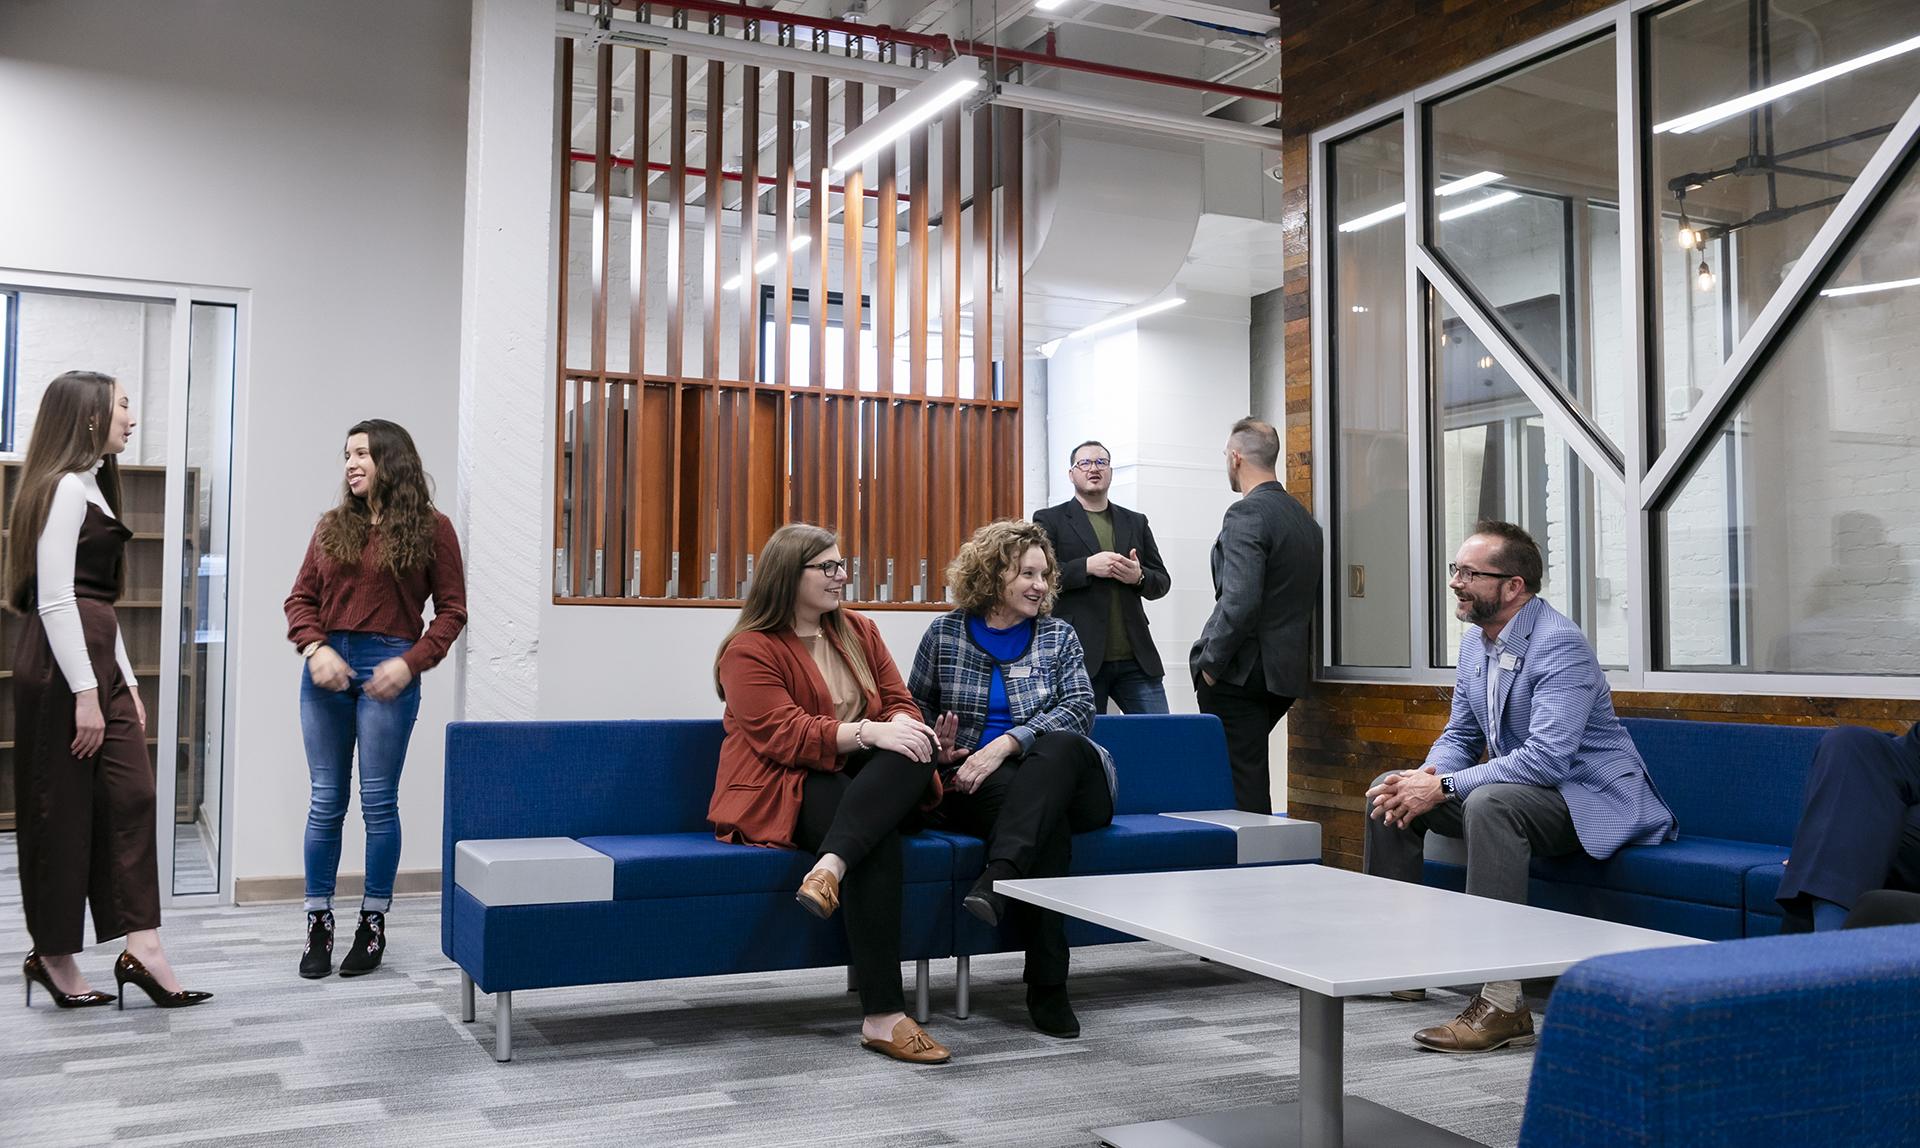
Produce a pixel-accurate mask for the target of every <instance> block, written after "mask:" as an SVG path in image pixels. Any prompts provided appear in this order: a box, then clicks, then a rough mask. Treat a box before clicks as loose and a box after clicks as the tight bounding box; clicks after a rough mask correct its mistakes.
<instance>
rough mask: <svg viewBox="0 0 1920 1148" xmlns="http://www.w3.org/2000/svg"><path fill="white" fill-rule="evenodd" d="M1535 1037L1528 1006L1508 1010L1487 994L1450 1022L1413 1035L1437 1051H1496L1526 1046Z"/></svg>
mask: <svg viewBox="0 0 1920 1148" xmlns="http://www.w3.org/2000/svg"><path fill="white" fill-rule="evenodd" d="M1535 1039H1536V1038H1535V1036H1534V1035H1533V1013H1531V1012H1529V1011H1528V1010H1527V1006H1526V1005H1524V1004H1522V1005H1521V1006H1520V1008H1519V1009H1518V1010H1517V1011H1514V1012H1507V1011H1505V1010H1504V1009H1499V1008H1495V1007H1494V1006H1493V1004H1492V1002H1490V1001H1488V1000H1487V998H1485V997H1483V996H1476V997H1474V998H1473V1000H1471V1001H1469V1002H1468V1003H1467V1008H1466V1011H1465V1012H1462V1013H1461V1014H1460V1015H1459V1016H1457V1017H1455V1018H1453V1019H1452V1020H1450V1021H1448V1022H1447V1023H1445V1024H1443V1025H1436V1026H1434V1027H1433V1028H1423V1029H1421V1030H1420V1031H1419V1032H1416V1033H1414V1034H1413V1042H1414V1043H1415V1044H1417V1045H1419V1046H1420V1047H1421V1048H1430V1049H1433V1050H1434V1051H1435V1052H1492V1051H1493V1050H1494V1049H1496V1048H1505V1047H1507V1046H1508V1045H1512V1046H1513V1047H1515V1048H1524V1047H1526V1046H1527V1045H1530V1044H1532V1043H1533V1042H1534V1040H1535Z"/></svg>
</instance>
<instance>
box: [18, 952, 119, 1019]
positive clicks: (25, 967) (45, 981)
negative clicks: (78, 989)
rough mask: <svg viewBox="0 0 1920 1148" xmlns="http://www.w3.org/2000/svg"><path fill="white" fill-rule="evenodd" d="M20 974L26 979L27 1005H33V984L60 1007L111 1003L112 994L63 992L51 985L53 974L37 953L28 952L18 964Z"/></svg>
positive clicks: (88, 1006) (85, 1006)
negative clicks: (45, 992) (44, 991)
mask: <svg viewBox="0 0 1920 1148" xmlns="http://www.w3.org/2000/svg"><path fill="white" fill-rule="evenodd" d="M20 975H21V976H22V977H25V978H26V981H27V1007H28V1008H32V1007H33V986H34V985H35V984H38V985H39V986H40V987H41V988H43V989H45V990H47V995H48V996H50V997H52V998H53V1003H54V1004H57V1005H59V1006H60V1007H61V1008H92V1007H93V1006H94V1005H103V1004H112V1003H113V994H112V993H102V992H93V991H88V992H84V993H63V992H61V991H60V990H59V989H57V988H55V987H54V986H53V974H52V973H49V972H48V971H47V965H46V962H45V961H42V960H41V959H40V954H39V953H28V954H27V960H26V963H25V964H22V965H21V966H20Z"/></svg>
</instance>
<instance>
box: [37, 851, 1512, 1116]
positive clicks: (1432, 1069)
mask: <svg viewBox="0 0 1920 1148" xmlns="http://www.w3.org/2000/svg"><path fill="white" fill-rule="evenodd" d="M15 864H16V862H15V850H14V845H13V842H12V840H11V837H10V835H0V962H4V964H3V965H0V970H3V971H0V979H5V980H6V981H7V982H9V984H10V990H9V991H10V992H12V993H13V994H14V995H13V996H11V997H10V998H9V999H8V1000H7V1002H6V1008H7V1010H8V1011H7V1012H4V1013H0V1016H4V1017H7V1018H8V1019H7V1020H6V1021H5V1022H4V1023H0V1034H4V1036H0V1145H6V1146H8V1148H26V1146H35V1148H38V1146H43V1145H44V1146H55V1145H96V1144H140V1145H161V1144H220V1145H271V1146H273V1148H293V1146H296V1145H321V1144H326V1145H341V1144H353V1143H387V1144H393V1145H397V1146H400V1148H425V1146H428V1145H471V1144H511V1145H572V1144H582V1145H592V1144H621V1145H652V1144H663V1145H665V1144H698V1145H701V1146H702V1148H731V1146H736V1145H738V1146H747V1145H755V1146H760V1145H789V1144H791V1145H845V1146H849V1148H854V1146H866V1145H872V1146H874V1148H880V1146H883V1145H884V1146H889V1148H891V1146H897V1145H981V1146H987V1145H991V1146H996V1148H998V1146H1014V1145H1022V1146H1024V1145H1033V1146H1036V1148H1038V1146H1051V1145H1092V1144H1094V1143H1095V1142H1096V1141H1095V1138H1094V1136H1093V1135H1092V1133H1091V1131H1090V1130H1091V1129H1093V1128H1096V1127H1100V1126H1103V1125H1111V1124H1124V1123H1129V1122H1133V1121H1140V1120H1157V1119H1162V1118H1166V1117H1172V1116H1183V1115H1190V1114H1193V1113H1199V1112H1207V1111H1211V1110H1216V1109H1224V1108H1234V1107H1241V1106H1245V1105H1251V1104H1260V1103H1267V1102H1276V1101H1288V1100H1293V1099H1295V1098H1296V1095H1297V1089H1296V1083H1295V1079H1294V1074H1295V1071H1296V1068H1297V1064H1298V1053H1297V1047H1296V1040H1297V1036H1298V1007H1297V1002H1296V1000H1295V997H1294V993H1293V991H1292V990H1291V989H1287V988H1285V987H1283V986H1279V985H1276V984H1274V983H1273V982H1270V981H1266V980H1263V979H1262V978H1259V977H1255V976H1253V975H1251V974H1246V973H1241V972H1238V971H1236V970H1233V969H1228V968H1224V967H1222V966H1220V965H1217V964H1207V963H1204V962H1201V961H1199V960H1197V959H1195V958H1193V957H1191V956H1187V955H1186V954H1183V953H1178V952H1175V951H1173V950H1170V949H1166V948H1162V947H1160V946H1156V945H1149V944H1130V945H1107V946H1100V947H1094V948H1086V949H1080V950H1077V951H1076V952H1075V953H1074V974H1073V982H1072V987H1073V993H1074V1002H1075V1005H1076V1007H1077V1009H1078V1011H1079V1014H1080V1018H1081V1022H1082V1024H1083V1025H1084V1027H1085V1035H1084V1036H1082V1037H1081V1038H1080V1039H1079V1040H1073V1041H1057V1040H1052V1039H1049V1038H1047V1037H1044V1036H1041V1035H1039V1034H1038V1033H1036V1032H1034V1031H1033V1030H1032V1028H1031V1027H1029V1026H1028V1024H1027V1023H1026V1015H1025V1007H1024V996H1023V990H1022V987H1021V985H1020V983H1019V976H1020V958H1019V957H1018V956H1017V955H1005V956H994V957H980V958H976V959H975V960H974V962H973V1010H972V1011H973V1015H972V1017H971V1019H968V1020H965V1021H962V1020H958V1019H955V1017H954V1016H953V963H952V962H951V961H937V962H935V963H934V967H933V1004H934V1011H933V1018H932V1020H931V1022H930V1023H929V1024H928V1026H927V1027H928V1029H929V1031H931V1032H932V1033H933V1035H934V1036H935V1037H937V1038H938V1039H940V1040H941V1041H943V1042H945V1043H946V1044H948V1045H949V1046H950V1047H951V1048H952V1049H953V1050H954V1053H955V1059H954V1061H953V1062H952V1063H951V1064H948V1065H943V1066H936V1067H912V1066H907V1065H902V1064H898V1063H896V1062H894V1061H891V1060H887V1059H885V1058H883V1057H880V1056H876V1055H873V1054H871V1053H866V1052H862V1051H861V1050H860V1049H859V1048H858V1046H857V1037H858V1031H857V1030H858V1024H859V1021H858V1016H857V1013H858V1008H857V1005H856V1003H855V998H853V997H852V996H849V995H848V994H847V993H846V992H845V984H846V982H845V974H844V972H843V971H842V970H838V969H820V970H811V971H803V972H788V973H772V974H755V975H746V976H730V977H707V978H700V979H692V980H677V981H658V982H652V983H646V984H625V985H610V986H600V987H594V988H579V989H546V990H541V991H537V992H523V993H519V994H517V995H516V996H515V999H514V1006H515V1008H514V1012H515V1018H516V1025H515V1039H514V1060H513V1061H512V1062H511V1063H509V1064H496V1063H495V1062H494V1060H493V1059H492V1049H493V1034H492V1026H491V1023H490V1021H491V1018H492V1007H491V1001H490V1000H489V999H488V998H486V997H484V996H482V997H481V998H480V1003H479V1018H478V1023H476V1024H471V1025H468V1024H462V1023H461V1022H460V1014H459V980H460V977H459V970H458V969H457V968H455V967H454V965H453V964H452V963H451V962H450V961H448V960H447V959H446V958H445V957H444V956H442V955H441V953H440V926H439V901H438V899H437V898H432V897H408V898H402V899H401V900H400V901H398V902H397V903H396V905H395V907H394V912H393V914H392V916H391V917H390V919H389V920H390V927H389V936H390V939H391V955H390V956H389V958H388V960H387V963H386V965H385V967H383V968H382V969H380V970H379V971H378V972H376V973H374V974H373V975H370V976H366V977H360V978H357V979H352V980H347V979H342V978H339V977H332V978H328V979H326V980H320V981H303V980H301V979H299V978H298V977H297V976H295V975H294V966H295V964H296V962H297V960H298V958H299V949H300V932H301V914H300V910H299V907H298V906H297V905H249V906H244V907H237V908H204V909H182V910H175V911H173V912H171V913H169V914H168V916H167V923H166V927H165V929H164V930H163V934H162V935H163V937H164V938H165V939H166V941H167V944H168V950H169V952H170V953H171V954H172V956H173V961H174V965H175V967H176V968H177V969H178V970H179V972H180V974H181V977H182V979H183V980H184V981H185V982H186V984H187V985H188V986H189V987H194V988H205V989H211V990H214V991H215V992H216V993H217V994H218V995H217V997H216V998H215V999H214V1000H213V1001H211V1002H210V1003H208V1004H205V1005H202V1006H200V1007H198V1008H192V1009H185V1010H175V1011H161V1010H158V1009H155V1008H152V1007H151V1006H150V1005H148V1004H147V1003H146V1002H145V1000H144V999H139V1000H135V999H130V1000H129V1002H128V1007H127V1010H126V1011H125V1012H118V1011H116V1010H114V1009H113V1008H112V1007H111V1006H109V1007H107V1008H103V1009H86V1010H72V1011H60V1010H57V1009H55V1008H53V1007H52V1006H51V1004H50V1003H49V1002H48V1001H47V1000H46V999H45V997H44V996H42V995H39V994H36V998H35V1003H34V1007H33V1009H32V1010H31V1011H26V1010H23V1009H22V1008H21V996H20V995H19V993H20V981H19V980H18V979H17V978H18V976H19V974H18V973H17V972H16V971H15V970H17V969H19V967H20V961H21V960H22V959H23V958H24V956H25V954H26V951H27V949H28V947H29V943H28V939H27V936H26V930H25V927H24V924H23V922H22V919H21V915H20V900H19V884H18V880H17V876H16V872H15ZM342 924H343V926H344V925H345V924H346V921H345V919H343V921H342ZM554 943H555V944H556V945H564V944H565V943H566V941H565V938H555V941H554ZM344 944H345V936H344V935H343V937H342V948H344ZM118 951H119V946H118V945H109V946H100V947H96V948H94V949H91V950H89V951H88V952H87V953H86V954H85V955H84V956H83V957H82V965H83V967H84V968H85V970H86V971H87V972H88V974H89V975H90V976H91V977H92V978H93V979H94V983H95V984H96V986H100V987H106V988H111V987H112V982H111V963H112V959H113V957H114V956H115V955H116V954H117V953H118ZM911 975H912V966H911V965H909V966H907V976H908V989H909V992H911V988H912V982H911ZM1464 999H1465V998H1464V997H1462V996H1460V995H1457V994H1455V993H1450V992H1438V993H1434V994H1432V996H1431V998H1430V999H1429V1000H1428V1001H1427V1002H1425V1003H1422V1004H1404V1003H1400V1002H1395V1001H1392V1000H1389V999H1386V998H1378V999H1360V1000H1354V1001H1350V1002H1349V1003H1348V1007H1347V1014H1346V1016H1347V1023H1346V1042H1347V1048H1346V1066H1347V1084H1348V1090H1349V1092H1351V1093H1353V1094H1355V1095H1359V1096H1364V1097H1366V1098H1368V1099H1370V1100H1374V1101H1377V1102H1379V1103H1381V1104H1385V1105H1387V1106H1389V1107H1392V1108H1395V1109H1397V1110H1399V1111H1402V1112H1406V1113H1408V1114H1410V1115H1414V1116H1418V1117H1420V1118H1422V1119H1425V1120H1429V1121H1432V1122H1433V1123H1435V1124H1438V1125H1440V1126H1442V1127H1445V1128H1448V1129H1450V1130H1452V1131H1455V1132H1458V1133H1461V1134H1463V1135H1466V1136H1468V1137H1471V1138H1472V1139H1474V1140H1477V1141H1480V1142H1482V1143H1484V1144H1487V1145H1491V1146H1494V1148H1505V1146H1508V1145H1513V1144H1515V1143H1516V1141H1517V1139H1518V1134H1519V1128H1520V1117H1521V1110H1522V1108H1523V1106H1524V1104H1525V1101H1526V1085H1527V1074H1528V1071H1529V1069H1530V1068H1531V1066H1532V1054H1531V1052H1530V1051H1525V1050H1521V1051H1514V1050H1507V1051H1502V1052H1497V1053H1492V1054H1489V1055H1485V1056H1479V1057H1448V1056H1444V1055H1441V1054H1437V1053H1427V1052H1422V1051H1420V1050H1419V1049H1418V1048H1416V1047H1415V1046H1414V1045H1413V1044H1412V1043H1411V1042H1410V1041H1409V1040H1408V1036H1409V1034H1410V1033H1411V1032H1412V1031H1413V1030H1414V1029H1415V1028H1418V1027H1420V1026H1423V1025H1428V1024H1437V1023H1440V1022H1443V1021H1445V1020H1446V1019H1448V1018H1449V1017H1451V1016H1452V1015H1453V1014H1454V1013H1455V1012H1457V1011H1458V1010H1459V1008H1460V1007H1461V1005H1462V1004H1463V1002H1464Z"/></svg>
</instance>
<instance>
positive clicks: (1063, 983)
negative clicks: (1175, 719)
mask: <svg viewBox="0 0 1920 1148" xmlns="http://www.w3.org/2000/svg"><path fill="white" fill-rule="evenodd" d="M947 584H948V586H950V587H951V588H952V595H953V598H954V601H955V602H956V603H957V604H958V607H959V608H958V609H956V610H954V611H953V612H951V613H948V614H943V615H941V616H940V617H939V618H937V619H935V620H934V623H933V625H932V626H931V627H930V628H929V629H928V630H927V633H926V636H925V637H923V638H921V640H920V650H919V653H918V654H917V656H915V658H914V660H913V674H912V676H911V678H910V679H909V681H908V688H909V689H910V690H912V691H913V697H914V700H915V701H916V702H918V703H919V705H920V712H921V714H922V715H923V716H924V717H925V718H926V720H927V721H928V722H929V723H931V724H932V725H933V728H934V733H935V734H936V735H937V737H938V740H939V744H940V746H941V747H942V748H941V751H940V755H939V760H940V764H941V767H942V770H943V773H944V775H945V776H946V777H947V779H948V780H947V785H946V790H947V793H946V798H945V800H944V801H943V802H942V804H941V807H940V813H941V816H942V818H943V824H944V825H945V827H946V828H948V829H952V830H954V831H956V832H959V833H965V834H968V835H969V836H973V837H979V838H982V839H984V840H985V841H986V845H987V865H986V870H985V872H983V873H982V874H981V875H980V878H979V880H977V881H975V882H974V884H973V889H972V891H971V892H969V893H968V894H967V897H966V900H965V902H964V904H965V906H966V909H967V911H968V912H970V913H972V914H973V915H974V916H976V917H978V918H980V919H981V920H982V921H985V922H986V923H987V924H989V925H998V924H999V923H1000V921H1001V920H1002V919H1003V918H1010V919H1011V920H1012V921H1013V923H1014V925H1015V927H1016V928H1018V929H1019V930H1020V931H1021V932H1022V933H1023V934H1024V936H1025V938H1026V942H1027V967H1026V974H1025V980H1026V982H1027V1012H1028V1014H1029V1015H1030V1016H1031V1017H1032V1018H1033V1024H1034V1027H1035V1028H1037V1029H1039V1030H1040V1031H1041V1032H1043V1033H1046V1034H1047V1035H1049V1036H1058V1037H1074V1036H1079V1035H1080V1021H1079V1019H1078V1018H1076V1017H1075V1016H1074V1013H1073V1005H1072V1003H1071V1002H1070V1001H1069V1000H1068V999H1067V958H1068V953H1067V926H1066V920H1065V919H1064V918H1063V917H1061V916H1060V914H1059V913H1055V912H1052V911H1050V910H1042V909H1038V908H1036V907H1034V906H1031V905H1027V904H1024V903H1020V902H1009V901H1008V900H1007V899H1006V897H1005V896H1003V895H1002V894H1000V893H997V892H995V891H994V888H993V883H994V882H995V881H999V880H1010V879H1013V878H1019V877H1061V876H1065V875H1066V872H1067V866H1068V863H1069V862H1070V861H1071V859H1072V847H1073V835H1074V834H1075V833H1083V832H1086V831H1088V830H1091V829H1098V828H1100V827H1101V826H1103V825H1106V824H1107V823H1108V822H1110V821H1112V820H1113V797H1114V773H1113V762H1112V760H1111V759H1110V758H1108V757H1107V754H1106V751H1105V750H1103V749H1101V748H1100V747H1099V746H1098V745H1095V744H1094V743H1093V741H1091V740H1090V739H1089V738H1088V737H1087V734H1088V733H1090V732H1091V731H1092V730H1093V685H1092V682H1091V681H1090V680H1089V679H1088V677H1087V665H1086V655H1085V654H1084V653H1083V652H1082V650H1081V648H1080V639H1079V637H1078V636H1077V635H1075V633H1074V630H1073V626H1072V625H1071V624H1070V623H1068V622H1064V621H1062V620H1060V619H1059V618H1055V617H1052V616H1051V613H1050V611H1051V610H1052V608H1053V600H1054V596H1055V594H1057V593H1058V592H1059V588H1060V567H1059V564H1058V563H1057V562H1056V561H1055V560H1054V556H1053V546H1052V544H1051V543H1049V542H1048V541H1047V535H1046V531H1044V530H1042V529H1041V528H1040V527H1039V526H1036V525H1034V524H1033V523H1031V522H1022V521H1010V520H1003V521H1000V522H993V523H989V524H988V525H986V526H983V527H981V528H980V529H979V530H977V531H975V532H974V535H973V537H972V538H971V539H969V540H968V541H967V543H966V544H965V545H964V546H962V547H961V548H960V553H959V555H958V556H956V557H955V558H954V560H953V563H952V565H950V566H948V567H947Z"/></svg>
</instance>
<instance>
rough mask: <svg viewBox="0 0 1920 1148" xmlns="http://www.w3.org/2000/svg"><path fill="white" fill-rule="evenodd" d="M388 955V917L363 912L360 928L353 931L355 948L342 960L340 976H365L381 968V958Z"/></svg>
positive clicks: (348, 951)
mask: <svg viewBox="0 0 1920 1148" xmlns="http://www.w3.org/2000/svg"><path fill="white" fill-rule="evenodd" d="M386 953H387V915H386V914H385V913H366V912H363V913H361V914H360V927H359V928H357V929H355V930H354V931H353V947H352V948H350V949H348V950H347V955H346V956H344V957H342V958H340V975H341V976H343V977H358V976H364V975H366V974H367V973H370V972H372V971H373V970H375V969H377V968H379V967H380V958H381V957H383V956H385V955H386Z"/></svg>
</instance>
